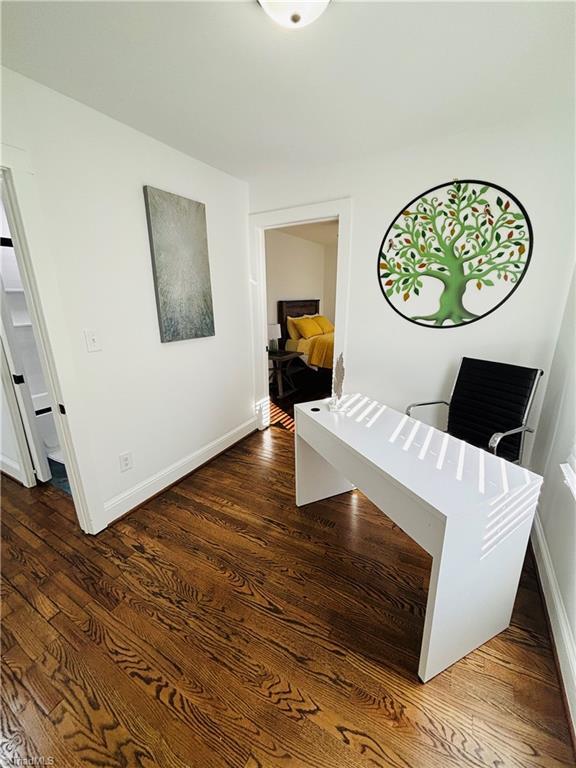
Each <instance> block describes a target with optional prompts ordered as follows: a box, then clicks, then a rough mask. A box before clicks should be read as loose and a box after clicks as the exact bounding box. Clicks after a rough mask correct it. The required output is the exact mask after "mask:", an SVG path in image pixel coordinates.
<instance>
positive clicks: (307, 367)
mask: <svg viewBox="0 0 576 768" xmlns="http://www.w3.org/2000/svg"><path fill="white" fill-rule="evenodd" d="M264 238H265V260H266V304H267V338H268V358H269V382H270V387H269V394H270V424H271V425H272V426H277V425H279V426H283V427H285V428H288V429H291V428H292V426H293V416H294V405H295V404H296V403H302V402H307V401H311V400H320V399H324V398H326V397H330V395H331V394H332V370H333V364H334V331H335V311H336V273H337V263H338V219H328V220H326V221H320V222H312V223H306V224H291V225H287V226H284V227H276V228H274V229H268V230H266V231H265V234H264Z"/></svg>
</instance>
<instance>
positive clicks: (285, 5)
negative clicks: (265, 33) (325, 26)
mask: <svg viewBox="0 0 576 768" xmlns="http://www.w3.org/2000/svg"><path fill="white" fill-rule="evenodd" d="M258 3H259V5H260V6H261V7H262V10H263V11H264V12H265V13H267V14H268V16H270V18H271V19H273V20H274V21H275V22H276V23H277V24H280V25H281V26H283V27H286V28H287V29H300V28H301V27H306V26H308V24H312V22H313V21H316V19H317V18H319V17H320V16H321V15H322V14H323V13H324V11H325V10H326V8H327V7H328V5H329V3H330V0H307V2H306V0H304V1H303V2H297V1H296V2H290V0H258Z"/></svg>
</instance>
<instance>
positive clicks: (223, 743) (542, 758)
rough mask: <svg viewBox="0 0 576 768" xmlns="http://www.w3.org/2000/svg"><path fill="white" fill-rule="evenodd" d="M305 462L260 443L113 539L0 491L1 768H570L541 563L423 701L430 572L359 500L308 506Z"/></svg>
mask: <svg viewBox="0 0 576 768" xmlns="http://www.w3.org/2000/svg"><path fill="white" fill-rule="evenodd" d="M293 467H294V453H293V436H292V435H291V434H290V433H289V432H287V431H285V430H282V429H279V428H273V429H270V430H267V431H266V432H263V433H256V434H254V435H251V436H250V437H248V438H246V439H245V440H243V441H242V442H241V443H239V444H237V445H236V446H234V447H233V448H232V449H230V450H229V451H227V452H226V453H225V454H222V455H221V456H219V457H217V458H216V459H215V460H213V461H212V462H210V463H209V464H207V465H205V466H204V467H202V468H201V469H200V470H198V471H197V472H195V473H194V474H192V475H190V476H188V477H187V478H185V479H184V480H182V481H181V482H180V483H179V484H177V485H176V486H174V487H173V488H171V489H169V490H168V491H166V492H165V493H163V494H161V495H160V496H159V497H157V498H155V499H152V500H150V501H149V502H147V503H146V504H145V505H144V506H143V507H141V508H140V509H138V510H136V511H134V512H133V513H132V514H130V515H129V516H128V517H126V518H124V519H122V520H120V521H118V522H117V523H116V524H115V525H113V526H112V527H111V528H110V529H108V530H106V531H103V532H102V533H101V534H100V535H99V536H97V537H89V536H85V535H84V534H82V533H81V531H80V530H79V529H78V527H77V524H76V521H75V517H74V510H73V507H72V504H71V502H70V499H69V497H67V496H66V495H65V494H63V493H62V492H60V491H58V490H57V489H55V488H53V487H52V486H49V485H47V486H40V487H38V488H36V489H24V488H22V487H21V486H18V485H17V484H15V483H13V482H11V481H10V480H5V481H4V484H3V489H2V490H3V495H2V513H3V514H2V517H3V519H2V533H3V538H2V554H3V558H2V563H1V567H2V575H3V584H2V617H3V621H2V626H1V634H2V641H3V649H2V650H3V662H2V674H3V682H4V685H3V688H2V692H1V697H2V705H3V706H2V715H1V717H0V728H1V736H2V738H1V740H0V763H2V764H3V763H6V764H13V763H14V760H15V759H16V758H18V759H20V760H21V761H23V760H24V759H32V758H35V759H36V760H37V761H38V759H39V758H41V757H42V756H44V757H46V756H50V755H52V756H54V758H55V760H57V761H58V762H55V764H56V765H60V764H61V765H66V766H70V768H77V767H78V766H106V768H120V766H122V768H124V767H126V768H131V766H143V767H145V768H152V766H160V767H161V768H164V767H165V768H168V766H170V768H221V767H222V768H223V767H224V766H230V767H231V768H258V766H261V767H262V768H271V767H272V766H282V767H283V768H292V766H294V768H304V767H307V766H309V767H310V768H340V767H342V768H359V767H360V766H369V765H371V766H381V767H382V768H459V766H469V768H569V767H570V768H574V765H576V763H575V755H574V751H573V749H572V745H571V742H570V736H569V730H568V725H567V719H566V714H565V712H564V709H563V703H562V698H561V692H560V688H559V679H558V673H557V669H556V666H555V663H554V657H553V650H552V646H551V641H550V637H549V635H548V628H547V625H546V620H545V615H544V611H543V607H542V601H541V596H540V593H539V588H538V582H537V578H536V573H535V569H534V563H533V560H532V558H530V557H529V558H527V561H526V563H525V567H524V573H523V577H522V582H521V586H520V590H519V593H518V599H517V601H516V607H515V611H514V615H513V619H512V624H511V627H510V628H509V629H508V630H507V631H506V632H504V633H501V634H500V635H499V636H498V637H496V638H494V639H493V640H491V641H490V642H489V643H487V644H486V645H485V646H483V647H482V648H480V649H478V650H477V651H475V652H474V653H472V654H470V655H469V656H468V657H466V658H465V659H463V660H462V661H461V662H459V663H458V664H456V665H454V666H453V667H452V668H450V669H449V670H447V671H446V672H444V673H443V674H441V675H439V676H438V677H437V678H435V679H434V680H432V681H430V682H429V683H428V684H426V685H422V684H421V683H420V682H419V681H418V679H417V676H416V666H417V658H418V651H419V644H420V640H421V635H422V627H423V621H424V610H425V604H426V594H427V589H428V583H429V571H430V558H429V556H428V555H427V554H426V553H425V552H423V551H422V550H421V549H420V548H419V547H417V546H416V545H415V544H414V543H413V542H411V541H410V540H409V539H408V537H406V536H405V535H404V534H403V533H402V532H401V531H399V530H398V528H397V527H396V526H395V525H394V524H393V523H392V522H391V521H390V520H389V519H388V518H387V517H386V516H385V515H384V514H382V513H381V512H380V511H379V510H377V509H376V508H375V507H374V506H373V505H372V504H371V503H370V502H369V501H368V500H367V499H366V498H365V497H364V496H363V495H362V494H360V493H358V492H355V493H350V494H342V495H340V496H338V497H336V498H334V499H329V500H325V501H322V502H319V503H317V504H313V505H308V506H307V507H303V508H297V507H296V506H295V505H294V470H293Z"/></svg>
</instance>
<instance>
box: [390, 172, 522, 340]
mask: <svg viewBox="0 0 576 768" xmlns="http://www.w3.org/2000/svg"><path fill="white" fill-rule="evenodd" d="M532 241H533V238H532V225H531V223H530V219H529V218H528V214H527V212H526V209H525V208H524V206H523V205H522V203H521V202H520V201H519V200H518V199H517V198H516V197H515V196H514V195H513V194H512V193H511V192H508V191H507V190H506V189H504V188H503V187H500V186H498V185H497V184H493V183H490V182H485V181H476V180H471V179H467V180H465V181H453V182H448V183H445V184H440V185H439V186H437V187H434V188H433V189H430V190H428V191H427V192H424V193H423V194H421V195H418V197H416V198H414V200H411V201H410V202H409V203H408V204H407V205H405V206H403V207H402V209H401V211H400V213H399V214H398V215H397V216H396V218H395V219H394V221H393V222H392V224H391V225H390V226H389V227H388V230H387V231H386V234H385V235H384V239H383V241H382V245H381V247H380V252H379V254H378V280H379V282H380V288H381V289H382V293H383V294H384V297H385V298H386V300H387V301H388V303H389V304H390V306H391V307H392V309H394V310H395V311H396V312H398V314H400V315H402V317H405V318H406V319H407V320H410V321H411V322H413V323H416V324H417V325H424V326H428V327H432V328H454V327H457V326H462V325H468V324H469V323H473V322H475V321H476V320H480V319H481V318H483V317H485V316H486V315H488V314H490V312H493V311H494V310H495V309H498V307H500V306H501V305H502V304H503V303H504V302H505V301H506V300H507V299H508V298H510V296H511V295H512V294H513V293H514V291H515V290H516V288H518V286H519V285H520V282H521V280H522V278H523V277H524V274H525V273H526V270H527V268H528V265H529V263H530V257H531V255H532Z"/></svg>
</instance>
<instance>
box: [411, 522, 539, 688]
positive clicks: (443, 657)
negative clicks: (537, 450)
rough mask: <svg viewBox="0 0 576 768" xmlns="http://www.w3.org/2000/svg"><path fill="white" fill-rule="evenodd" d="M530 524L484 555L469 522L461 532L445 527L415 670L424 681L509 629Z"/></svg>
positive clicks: (434, 570) (461, 527)
mask: <svg viewBox="0 0 576 768" xmlns="http://www.w3.org/2000/svg"><path fill="white" fill-rule="evenodd" d="M481 519H482V518H481ZM532 519H533V515H532V516H530V517H529V519H527V520H525V522H523V523H522V525H520V526H519V527H518V528H517V529H516V530H514V531H513V533H512V534H511V535H510V536H508V537H506V538H505V539H503V540H502V541H501V542H500V543H499V544H498V546H497V547H496V548H494V549H493V550H491V551H490V552H488V553H487V554H484V555H483V553H482V550H481V545H482V541H483V537H482V533H483V531H482V528H481V529H480V530H477V532H476V533H477V535H474V533H473V532H472V530H470V529H471V528H474V527H475V526H474V522H472V521H471V520H470V519H468V521H467V523H466V524H465V525H464V526H460V530H458V526H455V528H454V529H452V530H450V526H448V527H447V530H446V534H445V537H444V545H443V548H442V553H441V554H440V555H439V556H438V557H434V559H433V563H432V573H431V577H430V587H429V592H428V602H427V606H426V619H425V623H424V634H423V637H422V648H421V652H420V665H419V668H418V676H419V677H420V679H421V680H422V681H423V682H427V681H428V680H430V679H431V678H433V677H434V676H435V675H437V674H438V673H439V672H442V671H443V670H445V669H447V668H448V667H450V666H451V665H452V664H454V663H455V662H457V661H458V660H459V659H462V658H463V657H464V656H466V655H467V654H469V653H471V652H472V651H474V650H475V649H476V648H479V647H480V646H481V645H483V644H484V643H486V642H487V641H488V640H490V639H491V638H492V637H494V636H495V635H497V634H499V633H500V632H502V631H503V630H505V629H506V628H507V627H508V626H509V625H510V618H511V616H512V610H513V608H514V601H515V598H516V593H517V591H518V583H519V581H520V574H521V572H522V565H523V563H524V556H525V553H526V547H527V545H528V537H529V535H530V529H531V526H532ZM466 527H468V530H466ZM478 534H479V535H478Z"/></svg>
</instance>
